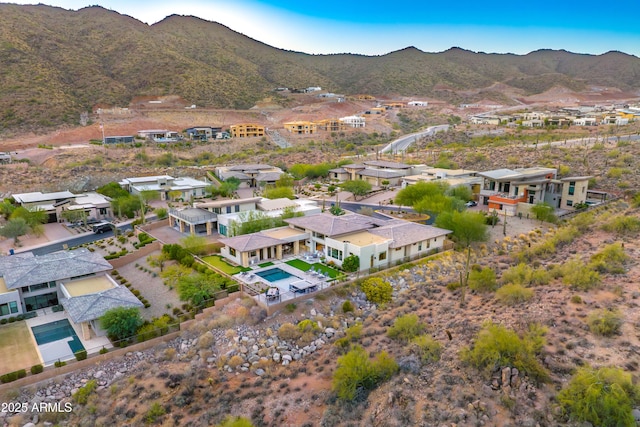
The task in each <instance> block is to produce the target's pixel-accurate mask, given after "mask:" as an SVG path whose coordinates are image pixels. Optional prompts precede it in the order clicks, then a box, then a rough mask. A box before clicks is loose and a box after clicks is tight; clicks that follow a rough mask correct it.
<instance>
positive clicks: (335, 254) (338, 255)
mask: <svg viewBox="0 0 640 427" xmlns="http://www.w3.org/2000/svg"><path fill="white" fill-rule="evenodd" d="M328 249H329V251H328V252H329V257H331V258H334V259H337V260H339V261H342V251H341V250H340V249H336V248H328Z"/></svg>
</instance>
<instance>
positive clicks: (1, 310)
mask: <svg viewBox="0 0 640 427" xmlns="http://www.w3.org/2000/svg"><path fill="white" fill-rule="evenodd" d="M8 314H9V304H0V316H6V315H8Z"/></svg>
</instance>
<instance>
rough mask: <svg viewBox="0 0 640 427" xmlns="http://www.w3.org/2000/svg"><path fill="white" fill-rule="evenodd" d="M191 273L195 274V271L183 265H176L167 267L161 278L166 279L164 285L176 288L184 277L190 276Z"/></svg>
mask: <svg viewBox="0 0 640 427" xmlns="http://www.w3.org/2000/svg"><path fill="white" fill-rule="evenodd" d="M163 253H166V252H163ZM169 257H170V256H169ZM191 273H193V270H191V269H190V268H189V267H186V266H184V265H181V264H175V265H170V266H169V267H167V268H166V269H165V270H164V271H163V272H162V273H160V276H161V277H162V278H163V279H164V283H165V284H166V285H167V286H169V287H170V288H175V287H176V286H178V283H180V280H181V279H182V278H183V277H186V276H189V275H190V274H191Z"/></svg>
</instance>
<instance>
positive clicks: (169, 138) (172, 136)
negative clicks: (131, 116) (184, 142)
mask: <svg viewBox="0 0 640 427" xmlns="http://www.w3.org/2000/svg"><path fill="white" fill-rule="evenodd" d="M138 136H139V137H140V138H145V139H150V140H152V141H155V142H176V141H178V140H179V139H180V138H181V137H180V134H178V132H175V131H172V130H166V129H147V130H139V131H138Z"/></svg>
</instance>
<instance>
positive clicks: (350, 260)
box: [342, 254, 360, 273]
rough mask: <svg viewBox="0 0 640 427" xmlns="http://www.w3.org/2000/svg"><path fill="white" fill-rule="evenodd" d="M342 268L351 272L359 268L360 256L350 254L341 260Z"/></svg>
mask: <svg viewBox="0 0 640 427" xmlns="http://www.w3.org/2000/svg"><path fill="white" fill-rule="evenodd" d="M342 269H343V270H344V271H346V272H347V273H353V272H356V271H358V270H359V269H360V257H359V256H358V255H354V254H351V255H349V256H348V257H346V258H345V259H344V260H342Z"/></svg>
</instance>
